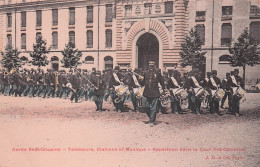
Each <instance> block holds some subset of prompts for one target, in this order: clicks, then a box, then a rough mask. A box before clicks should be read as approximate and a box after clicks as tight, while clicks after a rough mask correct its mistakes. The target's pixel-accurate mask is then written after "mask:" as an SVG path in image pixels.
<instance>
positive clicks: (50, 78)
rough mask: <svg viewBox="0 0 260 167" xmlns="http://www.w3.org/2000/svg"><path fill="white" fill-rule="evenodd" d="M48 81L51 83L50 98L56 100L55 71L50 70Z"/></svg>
mask: <svg viewBox="0 0 260 167" xmlns="http://www.w3.org/2000/svg"><path fill="white" fill-rule="evenodd" d="M48 81H49V90H48V94H47V96H48V97H52V98H54V96H55V74H54V72H53V70H50V72H49V73H48Z"/></svg>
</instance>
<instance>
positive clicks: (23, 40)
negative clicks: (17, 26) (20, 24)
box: [21, 33, 26, 49]
mask: <svg viewBox="0 0 260 167" xmlns="http://www.w3.org/2000/svg"><path fill="white" fill-rule="evenodd" d="M21 49H26V34H25V33H23V34H22V35H21Z"/></svg>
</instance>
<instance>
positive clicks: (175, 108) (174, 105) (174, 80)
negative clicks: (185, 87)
mask: <svg viewBox="0 0 260 167" xmlns="http://www.w3.org/2000/svg"><path fill="white" fill-rule="evenodd" d="M180 83H181V78H180V75H179V73H178V71H173V73H172V74H171V77H170V79H169V81H168V85H167V88H168V89H173V90H172V91H170V92H171V97H172V99H171V109H172V113H175V114H180V113H181V112H182V111H181V106H180V99H177V98H176V97H175V93H174V92H175V91H174V90H176V89H177V90H178V88H180Z"/></svg>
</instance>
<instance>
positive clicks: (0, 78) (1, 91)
mask: <svg viewBox="0 0 260 167" xmlns="http://www.w3.org/2000/svg"><path fill="white" fill-rule="evenodd" d="M3 80H4V70H3V69H0V94H4V84H3Z"/></svg>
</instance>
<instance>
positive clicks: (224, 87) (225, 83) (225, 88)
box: [220, 73, 230, 109]
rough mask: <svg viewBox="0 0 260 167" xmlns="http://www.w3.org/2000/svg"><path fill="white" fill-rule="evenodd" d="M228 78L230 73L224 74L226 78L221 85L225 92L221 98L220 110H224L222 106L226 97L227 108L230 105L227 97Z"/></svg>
mask: <svg viewBox="0 0 260 167" xmlns="http://www.w3.org/2000/svg"><path fill="white" fill-rule="evenodd" d="M229 78H230V73H226V78H225V79H223V80H222V83H221V85H222V88H223V89H224V90H225V95H224V97H223V98H222V100H221V105H220V108H222V109H224V104H225V101H226V99H227V97H228V106H229V105H230V100H229V98H230V96H229V95H228V94H229V91H228V90H227V81H228V80H229Z"/></svg>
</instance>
